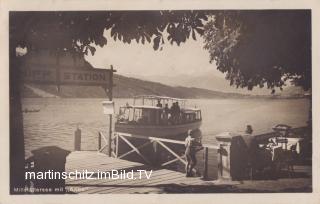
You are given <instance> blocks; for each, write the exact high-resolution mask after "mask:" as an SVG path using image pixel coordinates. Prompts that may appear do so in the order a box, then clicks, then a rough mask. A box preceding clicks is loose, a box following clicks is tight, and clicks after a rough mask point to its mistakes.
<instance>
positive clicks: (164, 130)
mask: <svg viewBox="0 0 320 204" xmlns="http://www.w3.org/2000/svg"><path fill="white" fill-rule="evenodd" d="M173 104H175V105H173ZM177 104H178V105H177ZM177 106H178V108H177ZM201 122H202V117H201V110H200V109H199V108H196V107H193V108H191V107H186V100H185V99H179V98H172V97H164V96H153V95H142V96H136V97H134V99H133V105H129V104H128V103H127V104H126V105H125V106H121V107H120V109H119V114H118V116H117V120H116V123H115V131H116V132H124V133H130V134H135V135H143V136H150V137H168V136H177V135H181V134H185V133H186V132H187V131H188V130H190V129H191V130H197V129H199V128H200V126H201Z"/></svg>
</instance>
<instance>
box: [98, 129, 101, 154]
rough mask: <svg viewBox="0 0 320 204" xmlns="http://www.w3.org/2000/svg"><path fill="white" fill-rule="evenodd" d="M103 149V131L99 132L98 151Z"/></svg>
mask: <svg viewBox="0 0 320 204" xmlns="http://www.w3.org/2000/svg"><path fill="white" fill-rule="evenodd" d="M100 149H101V132H99V138H98V151H100Z"/></svg>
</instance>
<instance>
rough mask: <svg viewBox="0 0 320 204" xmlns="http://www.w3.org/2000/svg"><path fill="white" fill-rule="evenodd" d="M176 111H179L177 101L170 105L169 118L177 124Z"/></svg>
mask: <svg viewBox="0 0 320 204" xmlns="http://www.w3.org/2000/svg"><path fill="white" fill-rule="evenodd" d="M176 112H177V109H176V103H172V105H171V107H170V118H169V120H170V122H171V123H172V124H175V119H176Z"/></svg>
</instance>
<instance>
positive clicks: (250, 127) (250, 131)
mask: <svg viewBox="0 0 320 204" xmlns="http://www.w3.org/2000/svg"><path fill="white" fill-rule="evenodd" d="M245 133H246V134H249V135H251V134H252V133H253V129H252V126H251V125H247V128H246V131H245Z"/></svg>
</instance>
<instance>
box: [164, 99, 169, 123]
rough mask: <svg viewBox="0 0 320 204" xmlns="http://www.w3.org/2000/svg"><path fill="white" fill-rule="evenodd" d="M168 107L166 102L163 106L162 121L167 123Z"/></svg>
mask: <svg viewBox="0 0 320 204" xmlns="http://www.w3.org/2000/svg"><path fill="white" fill-rule="evenodd" d="M169 113H170V109H169V107H168V104H167V103H166V104H165V106H164V108H163V122H164V124H166V125H167V124H168V118H169Z"/></svg>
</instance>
